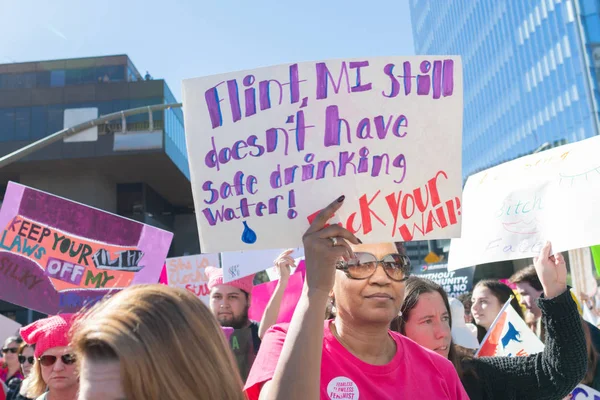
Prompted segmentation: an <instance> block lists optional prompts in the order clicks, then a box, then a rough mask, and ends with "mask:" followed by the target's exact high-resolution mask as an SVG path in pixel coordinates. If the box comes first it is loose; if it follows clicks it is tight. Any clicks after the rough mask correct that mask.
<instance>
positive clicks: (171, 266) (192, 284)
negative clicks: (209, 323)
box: [166, 253, 220, 304]
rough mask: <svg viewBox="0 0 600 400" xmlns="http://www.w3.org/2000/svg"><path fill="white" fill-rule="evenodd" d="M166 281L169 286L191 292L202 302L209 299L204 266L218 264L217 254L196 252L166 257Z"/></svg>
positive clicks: (206, 301)
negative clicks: (188, 254)
mask: <svg viewBox="0 0 600 400" xmlns="http://www.w3.org/2000/svg"><path fill="white" fill-rule="evenodd" d="M166 265H167V281H168V282H169V286H173V287H178V288H181V289H185V290H187V291H189V292H192V293H193V294H195V295H196V296H198V298H200V299H201V300H202V301H203V302H204V304H208V303H209V301H210V296H209V290H208V277H207V276H206V274H205V273H204V269H205V268H206V267H216V268H218V267H219V266H220V262H219V254H218V253H217V254H197V255H194V256H186V257H176V258H167V264H166Z"/></svg>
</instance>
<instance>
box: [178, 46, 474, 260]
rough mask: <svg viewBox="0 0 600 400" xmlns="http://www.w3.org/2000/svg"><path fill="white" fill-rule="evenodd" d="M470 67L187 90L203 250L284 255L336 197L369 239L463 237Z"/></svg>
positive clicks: (371, 71)
mask: <svg viewBox="0 0 600 400" xmlns="http://www.w3.org/2000/svg"><path fill="white" fill-rule="evenodd" d="M462 99H463V84H462V65H461V61H460V58H458V57H452V56H419V57H377V58H365V59H352V60H329V61H323V62H304V63H295V64H289V65H279V66H274V67H268V68H260V69H256V70H251V71H242V72H234V73H229V74H223V75H217V76H209V77H204V78H197V79H189V80H185V81H184V82H183V104H184V115H185V127H186V141H187V149H188V155H189V160H190V173H191V182H192V190H193V195H194V204H195V208H196V215H197V219H198V227H199V230H200V241H201V246H202V248H203V249H205V250H206V251H208V252H217V251H236V250H255V249H265V248H290V247H298V246H300V245H301V238H302V234H303V233H304V232H305V231H306V229H307V228H308V226H309V222H310V221H311V220H312V219H313V218H314V216H315V215H316V213H317V212H318V211H319V210H320V209H322V208H323V207H324V206H326V205H327V204H329V202H331V201H334V200H335V199H336V198H338V196H340V195H345V196H346V201H345V202H344V205H343V206H342V208H341V209H340V210H339V212H338V215H336V216H335V217H334V219H333V220H332V221H333V222H338V223H341V224H342V225H343V226H344V227H346V228H348V229H349V230H351V231H352V232H354V233H356V235H357V236H359V237H360V238H361V240H362V241H363V242H365V243H375V242H392V241H394V242H397V241H410V240H421V239H440V238H450V237H458V236H459V235H460V225H461V209H462V208H461V187H462V172H461V159H462V158H461V156H462V153H461V142H462V140H461V139H462V105H463V103H462Z"/></svg>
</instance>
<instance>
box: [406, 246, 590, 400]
mask: <svg viewBox="0 0 600 400" xmlns="http://www.w3.org/2000/svg"><path fill="white" fill-rule="evenodd" d="M536 269H537V271H538V274H539V275H540V279H541V280H542V282H543V284H544V298H541V299H540V300H538V303H539V307H540V309H541V310H542V318H544V320H545V323H546V326H547V327H548V333H549V335H548V336H547V337H546V347H545V349H544V351H543V352H542V353H538V354H534V355H530V356H526V357H480V358H473V357H471V356H469V355H465V354H459V353H458V352H457V351H456V350H457V349H456V347H455V346H454V345H453V344H452V342H451V334H450V331H451V328H452V317H451V314H450V306H449V304H448V297H447V295H446V292H444V290H443V289H442V288H441V287H440V286H439V285H437V284H436V283H434V282H432V281H429V280H426V279H421V278H409V280H408V281H407V284H406V297H405V300H404V305H403V307H402V316H401V317H400V318H398V320H397V321H396V322H397V325H396V326H395V328H396V329H397V330H398V331H399V332H401V333H403V334H405V335H406V336H408V337H409V338H410V339H412V340H414V341H415V342H417V343H418V344H420V345H421V346H423V347H426V348H428V349H430V350H433V351H436V352H437V353H439V354H441V355H445V356H446V357H448V358H449V359H450V360H451V361H452V363H453V364H454V366H455V368H456V369H457V371H458V372H459V374H460V376H461V381H462V382H463V385H464V387H465V389H466V391H467V393H468V395H469V397H470V398H471V399H472V400H478V399H487V400H491V399H502V400H505V399H506V400H510V399H528V400H536V399H553V398H556V399H561V398H563V397H564V396H566V395H568V394H569V393H570V392H571V390H572V389H573V388H574V387H575V386H576V385H577V384H578V383H579V382H580V381H581V379H582V378H583V377H584V375H585V371H586V368H587V357H586V343H585V336H584V332H583V329H582V323H581V319H580V317H579V313H578V311H577V305H576V304H575V302H574V301H573V299H572V297H571V294H570V292H569V290H568V289H567V285H566V274H567V268H566V265H565V263H564V259H563V257H562V256H561V255H556V256H550V245H549V244H548V245H546V246H545V247H544V248H543V249H542V254H541V255H540V257H539V258H538V259H537V260H536Z"/></svg>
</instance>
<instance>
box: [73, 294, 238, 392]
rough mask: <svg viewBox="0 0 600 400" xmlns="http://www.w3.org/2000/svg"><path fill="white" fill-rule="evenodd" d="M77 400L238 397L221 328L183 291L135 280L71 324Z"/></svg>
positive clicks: (234, 374) (236, 383)
mask: <svg viewBox="0 0 600 400" xmlns="http://www.w3.org/2000/svg"><path fill="white" fill-rule="evenodd" d="M72 346H73V348H74V349H75V351H76V354H77V357H78V358H79V359H80V360H81V363H80V371H81V373H80V379H81V389H80V394H79V400H120V399H127V400H163V399H180V400H220V399H222V400H244V399H245V398H244V395H243V393H242V381H241V378H240V376H239V373H238V371H237V367H236V364H235V362H234V360H233V356H232V354H231V352H230V350H229V346H228V344H227V342H226V340H225V335H224V334H223V332H222V330H221V327H220V326H219V324H218V322H217V320H216V319H215V317H214V316H213V315H212V313H211V312H210V310H209V309H208V307H207V306H205V305H204V303H202V301H201V300H200V299H198V298H197V297H196V296H194V295H193V294H191V293H189V292H188V291H185V290H180V289H175V288H172V287H168V286H164V285H158V284H156V285H136V286H132V287H130V288H127V289H125V290H123V291H121V292H119V293H117V294H115V295H114V296H112V297H111V298H109V299H107V300H105V301H103V302H101V303H98V304H97V305H96V306H94V307H93V308H92V309H91V310H89V311H88V312H87V313H86V314H85V315H84V316H83V317H82V318H81V319H80V320H79V321H78V322H77V324H76V325H75V327H74V328H73V339H72Z"/></svg>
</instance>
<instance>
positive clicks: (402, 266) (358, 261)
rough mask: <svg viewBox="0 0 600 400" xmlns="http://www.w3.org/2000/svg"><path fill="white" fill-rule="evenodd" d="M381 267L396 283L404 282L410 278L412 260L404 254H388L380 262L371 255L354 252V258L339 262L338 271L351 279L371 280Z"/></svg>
mask: <svg viewBox="0 0 600 400" xmlns="http://www.w3.org/2000/svg"><path fill="white" fill-rule="evenodd" d="M378 265H381V267H382V268H383V271H384V272H385V274H386V275H387V276H388V278H390V279H391V280H393V281H395V282H404V281H405V280H407V279H408V277H409V276H410V271H411V266H410V259H409V258H408V257H407V256H404V255H402V254H388V255H387V256H385V257H383V258H382V259H381V260H378V259H377V257H375V255H373V254H371V253H363V252H354V258H353V259H350V260H348V261H343V260H341V261H339V262H338V263H337V265H336V269H339V270H341V271H344V272H345V273H346V276H347V277H348V278H350V279H357V280H364V279H369V278H370V277H372V276H373V275H374V274H375V271H376V270H377V266H378Z"/></svg>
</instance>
